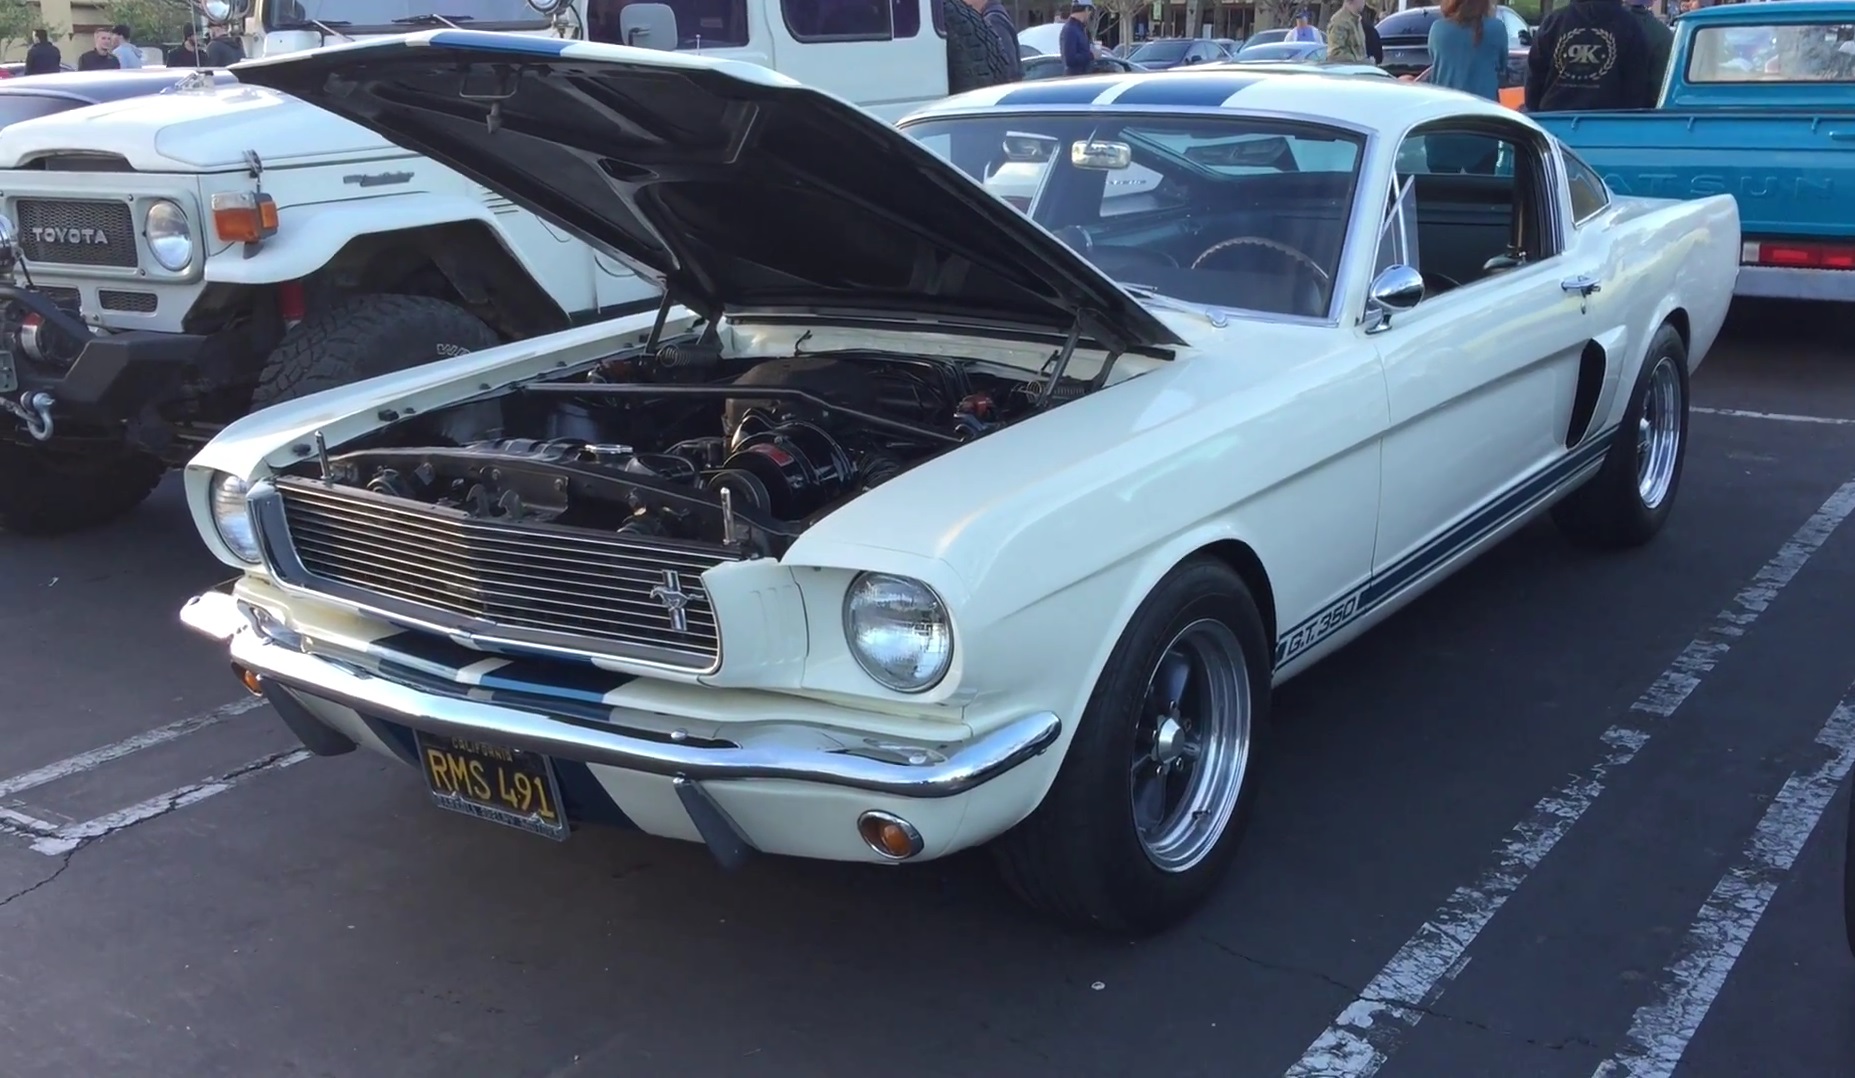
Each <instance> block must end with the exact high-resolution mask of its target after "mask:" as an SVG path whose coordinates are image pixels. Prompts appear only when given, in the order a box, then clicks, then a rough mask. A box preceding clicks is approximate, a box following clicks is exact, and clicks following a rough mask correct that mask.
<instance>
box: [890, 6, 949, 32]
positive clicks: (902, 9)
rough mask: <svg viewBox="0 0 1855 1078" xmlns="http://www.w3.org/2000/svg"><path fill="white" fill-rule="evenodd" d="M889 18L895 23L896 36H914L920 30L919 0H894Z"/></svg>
mask: <svg viewBox="0 0 1855 1078" xmlns="http://www.w3.org/2000/svg"><path fill="white" fill-rule="evenodd" d="M939 6H940V5H938V4H936V5H935V7H939ZM889 19H890V21H891V22H892V23H893V24H894V25H895V36H896V37H914V36H915V35H916V34H918V33H920V32H921V0H894V4H893V7H891V9H890V13H889Z"/></svg>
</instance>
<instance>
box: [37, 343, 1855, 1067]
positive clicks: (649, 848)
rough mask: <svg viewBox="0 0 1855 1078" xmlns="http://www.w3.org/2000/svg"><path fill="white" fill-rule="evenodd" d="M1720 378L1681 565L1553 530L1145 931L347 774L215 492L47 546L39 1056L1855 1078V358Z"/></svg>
mask: <svg viewBox="0 0 1855 1078" xmlns="http://www.w3.org/2000/svg"><path fill="white" fill-rule="evenodd" d="M1846 324H1847V323H1846V315H1845V316H1844V319H1843V327H1846ZM1695 397H1696V404H1697V405H1698V406H1699V407H1700V408H1701V409H1702V410H1701V411H1700V412H1698V413H1697V414H1696V415H1695V416H1694V417H1693V420H1692V426H1691V430H1690V437H1691V443H1690V449H1689V456H1688V462H1687V471H1686V474H1685V477H1684V479H1683V485H1682V489H1681V493H1680V502H1679V504H1678V506H1677V508H1676V511H1675V515H1674V517H1673V518H1672V520H1671V522H1670V525H1669V528H1668V530H1667V531H1666V532H1665V533H1664V534H1663V536H1662V537H1661V538H1660V539H1659V540H1658V541H1657V542H1656V543H1654V544H1652V545H1651V546H1650V547H1648V548H1646V549H1643V550H1641V551H1637V552H1635V553H1632V554H1629V555H1626V556H1620V557H1619V556H1596V555H1589V554H1584V553H1580V552H1577V551H1574V550H1573V549H1571V548H1569V547H1567V546H1566V545H1565V544H1564V543H1562V542H1561V541H1560V540H1559V538H1558V537H1557V535H1556V534H1555V533H1554V532H1553V530H1552V529H1551V528H1550V527H1549V526H1539V527H1535V528H1532V529H1530V530H1528V531H1526V532H1524V533H1522V534H1520V535H1519V536H1517V537H1515V538H1514V539H1513V540H1511V541H1509V542H1508V543H1506V544H1505V545H1504V546H1503V547H1502V548H1500V549H1499V550H1497V551H1496V552H1494V553H1493V554H1491V555H1490V556H1488V557H1487V558H1485V559H1484V560H1483V561H1482V562H1481V563H1480V564H1478V565H1476V566H1474V567H1472V568H1470V569H1469V570H1467V571H1466V572H1464V573H1463V574H1461V575H1459V576H1458V577H1457V578H1456V579H1455V580H1453V581H1451V582H1450V583H1448V584H1446V585H1444V586H1443V587H1441V588H1439V589H1438V590H1437V591H1435V592H1433V593H1431V594H1430V595H1429V596H1427V597H1426V598H1424V599H1423V600H1421V601H1420V602H1418V603H1417V604H1415V605H1413V606H1412V607H1411V608H1409V609H1408V610H1406V611H1405V612H1404V613H1402V614H1400V615H1398V616H1397V617H1396V619H1395V620H1394V621H1392V622H1391V623H1389V624H1387V625H1386V626H1384V627H1381V628H1380V629H1378V630H1376V631H1374V632H1373V633H1371V634H1369V635H1368V636H1367V637H1366V638H1365V639H1363V640H1361V641H1360V642H1358V643H1357V644H1355V645H1353V646H1352V647H1351V648H1350V649H1348V650H1347V651H1346V652H1345V653H1343V654H1342V655H1340V656H1338V657H1336V658H1334V659H1332V660H1330V661H1328V662H1326V663H1324V664H1323V665H1322V666H1321V667H1320V668H1317V669H1316V670H1314V671H1313V672H1310V673H1309V674H1307V675H1305V676H1304V677H1302V678H1300V679H1298V680H1296V681H1295V682H1293V683H1291V684H1290V685H1288V686H1286V687H1285V688H1284V689H1283V690H1282V691H1281V693H1280V695H1279V698H1278V704H1277V707H1278V714H1280V715H1282V716H1283V718H1284V721H1283V722H1282V724H1281V725H1282V732H1281V736H1280V738H1279V740H1278V743H1277V745H1276V750H1277V755H1276V757H1275V758H1274V759H1273V760H1272V761H1271V767H1270V770H1269V771H1268V773H1267V776H1266V783H1265V787H1264V791H1263V800H1262V803H1261V806H1260V808H1259V814H1258V817H1257V819H1256V822H1255V826H1254V828H1253V829H1252V831H1251V833H1250V838H1249V842H1248V845H1247V847H1246V851H1245V855H1244V857H1243V858H1242V859H1241V862H1240V864H1239V868H1238V870H1237V871H1236V873H1235V874H1234V875H1233V877H1232V878H1231V880H1230V881H1229V883H1228V885H1227V886H1226V887H1225V889H1224V890H1223V892H1222V894H1221V896H1220V897H1219V898H1218V900H1217V901H1216V902H1215V903H1214V905H1213V906H1212V907H1211V908H1209V909H1208V910H1206V911H1205V912H1204V913H1203V914H1202V915H1201V916H1200V917H1199V918H1197V919H1196V920H1195V921H1194V922H1192V923H1191V924H1189V925H1187V926H1186V927H1184V928H1182V929H1180V930H1178V931H1176V932H1174V933H1172V934H1170V935H1167V936H1165V937H1162V938H1158V939H1153V940H1147V941H1142V942H1137V943H1132V942H1127V941H1119V940H1103V939H1100V938H1094V937H1088V936H1078V935H1070V934H1065V933H1062V932H1059V931H1056V930H1053V929H1050V928H1047V927H1045V926H1043V925H1042V924H1040V923H1038V922H1036V921H1034V920H1032V919H1030V918H1029V917H1028V916H1027V915H1025V914H1024V913H1022V912H1020V909H1019V907H1018V906H1017V905H1016V904H1015V903H1014V902H1013V901H1012V900H1011V899H1010V898H1009V896H1008V895H1007V894H1005V893H1004V892H1003V890H1002V888H1001V887H1000V885H998V884H997V883H996V882H995V880H994V878H993V876H992V874H991V872H990V869H989V865H988V864H987V863H986V862H985V861H984V859H983V858H980V857H964V858H956V859H953V860H950V861H947V862H942V863H936V864H932V865H925V866H920V867H917V868H912V869H907V870H900V871H896V870H882V869H877V868H861V867H844V866H834V865H819V864H807V863H795V862H774V861H762V862H759V863H756V864H754V865H751V866H749V867H748V868H747V869H745V870H743V871H741V872H739V873H737V874H734V875H725V874H723V873H721V872H720V871H719V870H717V869H716V868H715V867H714V866H713V863H712V861H711V860H710V858H709V857H708V855H707V854H706V853H705V852H704V851H703V850H701V849H699V848H696V847H693V846H684V845H679V844H673V843H666V842H662V841H657V840H649V839H644V838H641V837H639V836H635V835H627V834H617V833H600V832H591V831H583V832H580V833H578V834H576V835H575V836H574V838H573V839H572V840H571V841H569V842H566V843H564V844H554V843H549V842H544V841H540V840H537V839H533V838H531V837H529V836H526V835H523V834H520V833H517V832H514V831H510V830H506V829H501V828H496V827H493V826H489V825H487V824H483V823H479V822H476V821H472V820H469V819H465V818H463V817H459V816H453V815H450V814H446V813H443V812H439V811H437V810H436V809H434V808H432V807H431V806H430V805H429V803H428V802H427V800H426V797H425V794H424V792H423V790H422V787H421V786H420V785H419V782H418V779H417V776H416V775H415V774H412V773H410V772H405V771H402V770H401V769H399V768H398V767H397V766H396V765H391V764H388V763H386V762H384V761H381V760H377V759H375V758H372V757H370V756H368V755H366V754H362V753H356V754H350V755H347V756H342V757H337V758H332V759H310V760H303V759H302V755H301V754H300V753H298V752H296V751H294V750H295V748H296V746H295V743H294V742H293V740H292V739H291V738H290V737H289V735H288V734H287V733H286V732H285V731H284V729H283V728H282V726H281V724H279V723H278V722H277V721H276V720H275V719H274V717H272V716H271V715H270V714H269V713H268V710H267V709H266V708H263V707H257V706H254V705H253V704H252V703H251V702H250V700H249V698H247V697H246V695H245V693H244V692H243V690H242V689H240V688H239V687H238V686H237V685H236V684H235V682H234V681H233V679H232V677H231V675H230V674H229V672H228V670H227V667H226V662H225V659H224V656H223V652H222V651H221V650H220V649H218V648H216V647H215V646H213V645H211V644H209V643H207V642H205V641H202V640H198V639H195V638H193V637H192V636H190V635H187V634H184V633H183V631H182V630H181V629H180V628H179V626H178V624H177V622H176V620H175V611H176V610H177V608H178V607H179V605H180V603H181V602H182V600H183V599H184V598H185V597H186V596H188V595H190V594H192V593H193V592H194V591H196V590H198V589H200V588H203V587H205V586H208V585H210V584H212V583H214V582H216V581H217V580H219V579H222V578H223V577H225V576H227V575H229V574H228V573H227V572H226V571H225V570H224V568H223V567H222V566H220V565H219V564H218V563H217V562H215V561H213V560H212V559H211V558H209V557H208V556H207V555H206V554H205V552H204V550H203V548H202V547H201V546H200V544H199V542H198V540H197V538H196V537H195V534H194V532H193V528H192V525H191V523H190V521H189V519H188V517H187V513H186V510H185V507H184V505H183V503H182V501H181V498H180V491H179V489H178V484H177V483H175V482H174V481H172V480H170V481H169V484H168V486H167V488H166V489H164V490H163V491H162V492H161V493H160V494H159V495H158V496H157V497H156V498H155V499H154V500H153V501H152V502H151V503H150V504H149V505H147V506H146V507H145V508H144V509H143V510H142V511H141V512H139V513H138V514H136V515H135V516H134V517H133V518H132V519H130V520H129V521H127V522H125V523H123V524H122V525H121V526H119V527H116V528H113V529H111V530H109V531H106V532H101V533H96V534H92V535H86V536H83V537H81V538H77V539H68V540H63V541H59V542H56V543H32V542H26V541H21V540H18V539H14V538H9V537H0V700H3V701H4V702H3V703H0V715H4V726H3V729H4V731H5V734H6V736H5V737H4V739H0V827H3V828H4V832H3V833H0V1074H5V1075H7V1076H9V1078H33V1076H42V1075H43V1076H53V1075H55V1076H60V1078H63V1076H83V1078H91V1076H104V1075H135V1076H138V1078H165V1076H175V1078H206V1076H212V1075H236V1076H239V1078H256V1076H270V1075H302V1076H309V1075H318V1076H319V1075H331V1076H341V1078H348V1076H364V1078H371V1076H375V1075H380V1076H394V1078H401V1076H404V1078H413V1076H423V1075H471V1076H479V1075H480V1076H493V1078H504V1076H509V1078H514V1076H537V1078H539V1076H555V1075H559V1076H579V1075H598V1076H602V1078H604V1076H616V1075H624V1076H626V1078H632V1076H643V1075H660V1074H661V1075H679V1076H681V1075H804V1076H807V1078H821V1076H835V1075H843V1076H846V1078H869V1076H871V1075H876V1074H884V1075H888V1074H895V1075H910V1076H913V1075H962V1076H971V1075H993V1074H998V1075H1007V1074H1009V1075H1024V1074H1037V1075H1046V1074H1047V1075H1061V1076H1065V1078H1067V1076H1081V1075H1115V1076H1122V1075H1129V1074H1143V1075H1218V1076H1226V1078H1228V1076H1233V1075H1234V1076H1239V1078H1247V1076H1277V1075H1284V1074H1290V1075H1295V1076H1314V1075H1333V1076H1340V1078H1364V1076H1367V1075H1373V1074H1379V1075H1384V1076H1386V1078H1454V1076H1465V1078H1466V1076H1484V1075H1487V1076H1500V1078H1525V1076H1534V1075H1538V1076H1550V1078H1557V1076H1577V1078H1585V1076H1591V1075H1594V1074H1596V1073H1602V1074H1607V1075H1608V1074H1615V1075H1669V1074H1679V1075H1680V1076H1682V1078H1716V1076H1717V1078H1726V1076H1749V1075H1756V1076H1758V1078H1823V1076H1826V1075H1837V1074H1848V1073H1851V1072H1855V1023H1850V1022H1849V1021H1848V1015H1849V1014H1850V1013H1851V1010H1852V1009H1855V959H1851V957H1850V955H1849V952H1848V949H1847V947H1846V946H1845V945H1844V943H1843V939H1842V921H1841V907H1840V901H1841V895H1840V885H1841V874H1840V858H1841V847H1842V838H1843V820H1844V818H1845V816H1846V813H1847V807H1846V801H1845V799H1846V798H1847V796H1848V794H1847V791H1846V790H1844V789H1842V787H1843V786H1844V785H1846V784H1845V783H1844V781H1843V780H1844V778H1845V776H1846V775H1847V773H1848V771H1849V768H1850V764H1851V761H1852V760H1855V703H1852V704H1851V705H1850V706H1848V707H1840V706H1839V705H1840V704H1841V702H1842V701H1845V700H1849V701H1855V689H1852V687H1851V682H1855V651H1852V650H1851V648H1850V647H1849V646H1848V641H1849V640H1850V638H1851V630H1852V629H1855V604H1851V603H1850V601H1849V599H1850V596H1851V595H1855V525H1847V526H1844V525H1845V518H1847V517H1848V516H1850V515H1852V514H1855V353H1851V349H1850V347H1849V344H1848V337H1847V333H1846V328H1842V329H1838V327H1837V326H1836V325H1835V320H1834V318H1833V316H1832V315H1831V314H1830V313H1829V312H1826V311H1821V310H1817V311H1811V310H1807V309H1806V310H1798V309H1793V308H1783V307H1766V308H1752V309H1745V310H1740V311H1736V312H1735V315H1734V319H1733V321H1732V323H1730V326H1729V337H1728V339H1727V340H1726V341H1725V342H1723V343H1722V345H1721V346H1720V347H1719V348H1717V349H1716V350H1715V352H1714V354H1713V355H1712V356H1711V357H1710V359H1709V360H1708V363H1707V365H1706V366H1705V367H1704V368H1703V369H1702V372H1701V374H1700V375H1699V377H1698V378H1697V380H1696V383H1695Z"/></svg>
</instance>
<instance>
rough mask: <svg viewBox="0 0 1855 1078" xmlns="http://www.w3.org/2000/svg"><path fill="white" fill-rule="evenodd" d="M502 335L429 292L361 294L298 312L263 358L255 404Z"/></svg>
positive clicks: (457, 351)
mask: <svg viewBox="0 0 1855 1078" xmlns="http://www.w3.org/2000/svg"><path fill="white" fill-rule="evenodd" d="M500 343H502V342H501V340H500V339H499V338H498V337H497V336H496V333H495V331H494V330H492V329H490V327H489V326H487V325H484V324H483V321H482V320H481V319H479V318H477V317H476V316H475V315H473V314H471V313H470V312H469V311H466V310H464V309H463V308H461V307H458V306H456V305H455V304H452V303H447V302H445V301H444V300H441V299H434V298H432V297H429V296H401V295H383V296H359V297H356V298H354V299H349V300H344V301H342V302H340V303H336V304H334V305H332V306H330V307H327V308H325V309H323V310H321V311H317V312H316V313H314V314H312V315H310V316H309V317H308V318H305V319H303V320H302V321H301V322H299V323H297V324H296V325H295V326H293V327H291V329H290V331H289V332H288V333H285V334H284V336H283V340H282V341H280V342H278V344H277V347H276V349H275V350H274V351H272V352H271V354H270V357H269V358H268V359H266V360H265V361H264V369H263V371H262V372H261V373H260V375H259V377H258V388H257V391H256V392H255V393H253V394H252V397H251V407H252V410H253V411H256V410H257V409H259V408H265V407H268V406H270V405H272V404H276V403H278V402H279V401H287V400H295V399H296V398H298V397H306V396H308V395H309V394H311V393H317V392H320V391H322V390H324V389H332V388H334V387H335V386H339V385H346V384H348V383H350V382H358V381H361V380H362V379H365V378H372V377H374V376H375V375H380V374H388V373H390V372H393V371H400V370H406V369H407V368H410V367H417V366H422V365H424V364H426V363H432V362H435V361H437V360H440V359H450V358H452V357H454V356H461V355H465V354H467V353H470V352H475V351H477V350H479V349H483V348H493V347H495V346H496V345H498V344H500Z"/></svg>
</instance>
